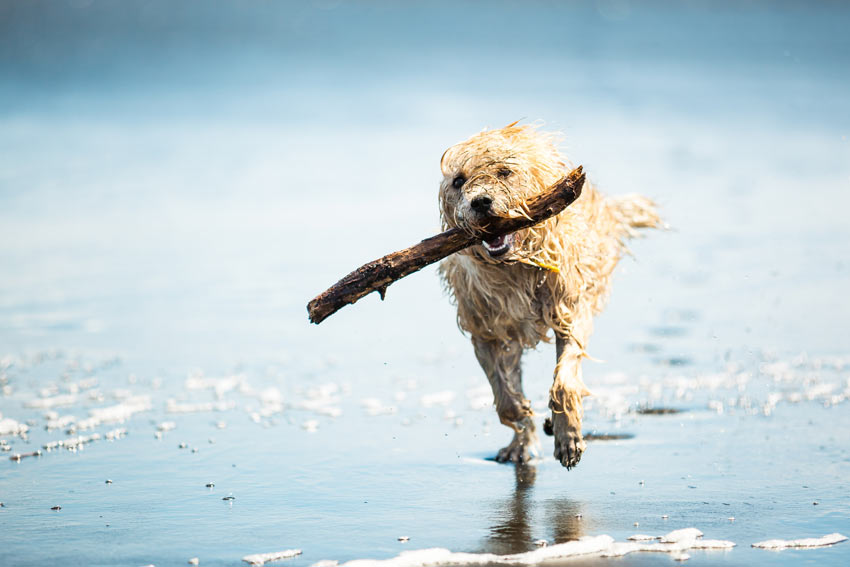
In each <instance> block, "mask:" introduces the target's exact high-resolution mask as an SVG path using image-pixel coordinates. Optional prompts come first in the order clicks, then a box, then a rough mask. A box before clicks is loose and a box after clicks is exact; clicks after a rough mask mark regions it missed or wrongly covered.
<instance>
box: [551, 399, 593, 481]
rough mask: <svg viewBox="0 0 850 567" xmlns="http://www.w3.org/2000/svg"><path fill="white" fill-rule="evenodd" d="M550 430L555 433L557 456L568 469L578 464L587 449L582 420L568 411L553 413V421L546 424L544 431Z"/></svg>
mask: <svg viewBox="0 0 850 567" xmlns="http://www.w3.org/2000/svg"><path fill="white" fill-rule="evenodd" d="M547 425H548V426H549V427H547ZM548 430H551V431H552V434H554V435H555V458H556V459H558V461H560V463H561V464H562V465H563V466H565V467H567V470H570V469H571V468H573V467H574V466H576V465H578V462H579V461H580V460H581V455H582V453H583V452H584V449H585V443H584V439H582V437H581V425H580V422H579V421H578V420H577V419H575V418H573V416H571V415H570V414H568V413H553V414H552V418H551V421H550V422H549V423H548V424H545V425H544V431H546V432H547V433H548Z"/></svg>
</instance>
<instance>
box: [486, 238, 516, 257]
mask: <svg viewBox="0 0 850 567" xmlns="http://www.w3.org/2000/svg"><path fill="white" fill-rule="evenodd" d="M513 241H514V235H513V234H505V235H503V236H497V237H496V238H493V239H491V240H484V241H482V242H481V245H482V246H483V247H484V249H485V250H486V251H487V253H488V254H490V257H491V258H498V257H499V256H504V255H505V254H507V253H508V252H510V250H511V248H512V247H513Z"/></svg>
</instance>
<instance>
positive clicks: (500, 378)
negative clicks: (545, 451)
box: [472, 336, 539, 463]
mask: <svg viewBox="0 0 850 567" xmlns="http://www.w3.org/2000/svg"><path fill="white" fill-rule="evenodd" d="M472 344H473V346H474V347H475V356H476V357H477V358H478V362H479V364H481V368H483V369H484V373H485V374H487V379H488V380H489V381H490V387H491V388H492V389H493V398H494V400H495V403H496V412H497V413H498V414H499V421H501V422H502V423H503V424H504V425H507V426H508V427H510V428H511V429H513V430H514V438H513V440H512V441H511V443H510V444H509V445H508V446H507V447H503V448H502V449H500V450H499V453H498V454H497V455H496V460H497V461H499V462H500V463H504V462H508V461H513V462H515V463H525V462H528V461H529V460H531V458H532V457H533V456H534V455H535V454H536V453H537V446H538V444H539V442H538V440H537V433H535V428H534V421H532V419H531V415H532V411H531V402H529V401H528V400H527V399H526V397H525V395H524V394H523V393H522V369H521V367H520V360H521V358H522V347H521V346H520V344H519V343H516V342H511V343H503V342H499V341H487V340H484V339H480V338H478V337H475V336H473V337H472Z"/></svg>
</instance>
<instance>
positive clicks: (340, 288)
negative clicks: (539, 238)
mask: <svg viewBox="0 0 850 567" xmlns="http://www.w3.org/2000/svg"><path fill="white" fill-rule="evenodd" d="M583 185H584V173H583V172H582V168H581V166H578V167H577V168H575V169H574V170H572V171H571V172H570V173H569V174H568V175H566V176H564V177H562V178H561V179H560V180H559V181H558V182H557V183H555V184H554V185H552V186H551V187H549V188H548V189H547V190H546V191H544V192H543V193H541V194H540V195H535V196H534V197H531V198H530V199H529V200H528V201H526V203H525V205H526V212H527V213H528V218H526V217H518V218H506V217H493V219H492V220H491V221H490V222H489V224H488V225H487V226H486V227H485V228H484V229H482V230H480V231H476V232H472V233H469V232H465V231H463V230H461V229H459V228H452V229H449V230H447V231H445V232H442V233H440V234H438V235H437V236H432V237H431V238H426V239H425V240H423V241H422V242H420V243H418V244H414V245H413V246H411V247H410V248H405V249H404V250H399V251H398V252H393V253H392V254H387V255H386V256H384V257H383V258H379V259H377V260H375V261H373V262H369V263H368V264H366V265H364V266H361V267H359V268H357V269H356V270H354V271H353V272H351V273H350V274H348V275H347V276H345V277H344V278H342V279H341V280H339V281H338V282H336V283H335V284H334V285H333V286H331V287H330V288H328V289H327V290H325V291H324V292H322V293H321V294H320V295H318V296H316V297H315V298H314V299H313V300H312V301H311V302H310V303H308V304H307V311H308V313H309V314H310V321H312V322H313V323H316V324H319V323H321V322H322V321H324V320H325V319H327V318H328V317H330V316H331V315H333V314H334V313H336V312H337V311H339V310H340V309H342V308H343V307H345V306H346V305H349V304H351V303H354V302H355V301H357V300H358V299H360V298H361V297H363V296H365V295H368V294H369V293H371V292H373V291H376V290H377V291H378V293H380V294H381V299H384V295H385V293H386V291H387V287H388V286H389V285H390V284H391V283H393V282H394V281H396V280H399V279H401V278H403V277H404V276H406V275H409V274H412V273H413V272H416V271H419V270H421V269H422V268H424V267H425V266H427V265H428V264H433V263H434V262H436V261H438V260H442V259H443V258H445V257H446V256H448V255H450V254H454V253H455V252H457V251H459V250H463V249H464V248H468V247H469V246H472V245H473V244H477V243H479V242H481V241H482V240H492V239H493V238H496V237H498V236H502V235H504V234H509V233H511V232H516V231H517V230H521V229H523V228H528V227H529V226H532V225H535V224H537V223H539V222H541V221H544V220H546V219H548V218H549V217H552V216H555V215H557V214H558V213H560V212H561V211H563V210H564V209H565V208H567V206H568V205H569V204H570V203H572V202H573V201H575V200H576V199H578V198H579V195H581V188H582V186H583Z"/></svg>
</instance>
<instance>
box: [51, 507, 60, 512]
mask: <svg viewBox="0 0 850 567" xmlns="http://www.w3.org/2000/svg"><path fill="white" fill-rule="evenodd" d="M61 509H62V506H53V507H52V508H51V510H56V511H57V512H58V511H59V510H61Z"/></svg>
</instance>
